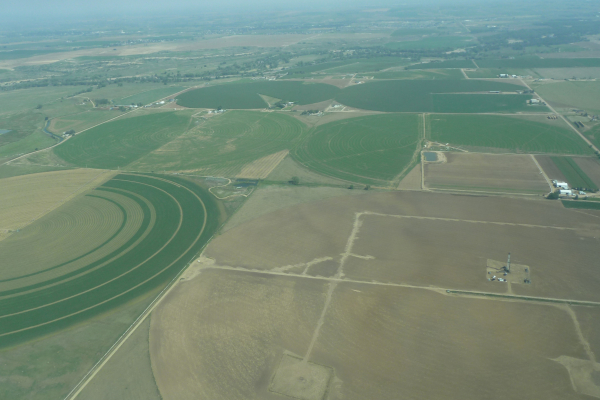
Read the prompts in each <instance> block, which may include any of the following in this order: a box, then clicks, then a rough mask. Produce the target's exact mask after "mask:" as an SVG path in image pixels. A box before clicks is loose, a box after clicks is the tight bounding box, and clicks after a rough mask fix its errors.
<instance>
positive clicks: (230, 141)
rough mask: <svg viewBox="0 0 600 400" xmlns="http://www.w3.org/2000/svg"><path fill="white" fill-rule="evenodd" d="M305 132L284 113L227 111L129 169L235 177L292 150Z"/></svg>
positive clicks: (299, 124) (304, 128) (301, 124)
mask: <svg viewBox="0 0 600 400" xmlns="http://www.w3.org/2000/svg"><path fill="white" fill-rule="evenodd" d="M306 132H307V129H306V126H305V125H304V124H303V123H302V122H300V121H298V120H297V119H295V118H293V117H291V116H289V115H286V114H284V113H274V112H271V113H265V112H257V111H240V110H234V111H227V112H226V113H225V114H223V115H219V116H215V117H211V118H210V119H209V120H208V121H207V122H205V123H204V124H203V125H201V126H200V127H198V128H195V129H192V130H190V131H189V132H188V133H186V134H184V135H181V136H179V137H178V138H177V139H175V140H173V141H172V142H170V143H168V144H167V145H165V146H163V147H161V148H160V149H158V150H156V151H154V152H152V153H150V154H148V155H146V156H145V157H142V158H140V159H139V160H138V161H136V162H135V163H133V164H131V165H130V166H129V167H128V168H130V169H135V170H138V171H163V170H166V171H195V172H198V173H200V174H202V175H212V174H214V175H221V176H230V177H233V176H235V175H237V174H238V173H239V172H240V171H241V169H242V167H243V166H244V165H246V164H248V163H251V162H252V161H255V160H257V159H259V158H262V157H265V156H268V155H270V154H273V153H277V152H279V151H282V150H286V149H287V150H291V149H293V148H294V146H296V145H297V144H298V143H299V142H300V141H301V140H302V139H303V137H304V136H305V135H306Z"/></svg>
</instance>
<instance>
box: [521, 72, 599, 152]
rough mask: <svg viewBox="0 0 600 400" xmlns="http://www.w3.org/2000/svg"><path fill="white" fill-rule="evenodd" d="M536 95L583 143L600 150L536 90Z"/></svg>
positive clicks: (522, 81)
mask: <svg viewBox="0 0 600 400" xmlns="http://www.w3.org/2000/svg"><path fill="white" fill-rule="evenodd" d="M519 80H520V81H521V83H523V85H525V86H526V87H527V88H528V89H529V90H532V89H531V87H530V86H529V85H528V84H527V83H525V81H524V80H523V79H522V78H519ZM535 94H536V96H537V97H538V98H539V99H540V101H542V102H543V103H545V104H546V107H548V108H549V109H550V111H552V112H553V113H554V114H555V115H557V116H558V117H560V119H562V120H563V121H565V124H567V125H568V126H569V128H571V129H572V130H573V131H574V132H575V133H576V134H577V135H578V136H579V137H580V138H582V139H583V140H584V142H585V143H587V144H588V145H589V146H590V147H591V148H592V150H594V151H595V152H596V151H600V150H598V148H597V147H596V146H595V145H594V144H593V143H592V142H590V141H589V140H588V138H586V137H585V135H584V134H583V133H581V132H579V131H578V130H577V128H575V127H574V126H573V125H572V124H571V123H570V122H569V121H568V120H567V119H566V118H565V117H564V116H563V115H562V114H559V113H558V112H557V111H556V110H555V109H554V107H552V106H551V105H550V104H549V103H548V102H547V101H546V100H544V99H543V98H542V96H540V95H539V93H538V92H535Z"/></svg>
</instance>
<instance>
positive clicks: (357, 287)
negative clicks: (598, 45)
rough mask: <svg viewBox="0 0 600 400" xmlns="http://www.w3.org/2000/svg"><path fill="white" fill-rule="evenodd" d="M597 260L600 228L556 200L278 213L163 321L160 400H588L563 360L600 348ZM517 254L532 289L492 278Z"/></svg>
mask: <svg viewBox="0 0 600 400" xmlns="http://www.w3.org/2000/svg"><path fill="white" fill-rule="evenodd" d="M596 220H597V221H596ZM598 248H600V219H596V218H590V215H589V214H583V213H579V212H575V211H572V210H569V209H564V208H563V207H562V206H561V204H560V203H558V202H552V201H547V200H518V199H507V198H500V197H496V196H492V197H483V196H462V195H450V194H440V193H426V192H416V191H405V192H396V193H369V194H367V195H364V196H347V197H336V198H332V199H327V200H322V201H318V202H313V203H307V204H301V205H295V206H292V207H289V208H286V209H282V210H279V211H275V212H273V213H270V214H266V215H262V216H260V217H259V218H256V219H253V220H249V221H247V222H245V223H243V224H241V225H239V226H237V227H235V228H233V229H231V230H229V231H227V232H226V233H224V234H222V235H221V236H218V237H216V238H215V239H214V240H213V241H212V242H211V243H210V245H209V246H208V248H207V249H206V250H205V252H204V256H206V257H209V258H208V259H207V258H203V259H202V260H201V261H202V263H194V270H195V271H194V273H190V274H186V275H184V278H183V280H182V281H180V283H179V284H178V285H177V286H176V287H175V288H174V289H173V291H172V292H171V293H170V294H169V295H168V297H167V298H165V299H164V301H163V302H161V303H160V305H159V306H158V307H157V308H156V309H155V311H154V312H153V314H152V321H151V331H150V332H151V333H150V352H151V360H152V365H153V371H154V374H155V378H156V382H157V385H158V388H159V390H160V392H161V395H162V397H163V399H164V400H171V399H188V398H189V399H232V398H240V399H241V398H243V399H277V398H282V397H280V395H279V394H275V393H274V392H273V391H282V392H286V393H284V394H286V395H288V396H291V397H295V398H303V399H308V400H312V399H315V400H316V399H330V400H333V399H399V398H402V399H404V398H405V399H457V400H458V399H460V400H464V399H482V398H485V399H523V398H526V399H584V398H585V396H584V395H582V394H579V393H578V392H576V391H575V390H574V389H573V385H572V384H571V379H570V375H569V372H568V370H567V368H565V366H563V365H561V364H560V363H559V362H557V361H554V359H557V358H559V357H562V356H564V357H566V358H563V359H568V360H575V361H576V362H579V361H578V360H581V362H583V363H590V362H591V361H590V359H593V358H594V357H595V355H594V353H593V352H594V351H595V350H596V351H600V349H598V345H599V343H598V341H597V340H595V339H593V338H592V337H591V336H592V335H593V334H594V330H595V329H596V325H597V324H596V322H595V316H597V315H598V313H597V312H596V311H598V312H600V294H599V293H600V292H599V291H598V288H599V287H600V276H599V275H598V273H597V267H596V265H597V263H596V260H597V256H598V252H597V249H598ZM509 251H510V252H512V254H513V258H512V260H513V262H514V263H518V264H525V265H528V266H529V267H530V268H531V280H532V283H531V284H530V285H526V284H512V287H510V286H508V285H507V284H505V283H500V282H490V281H488V280H487V279H486V275H485V271H486V265H487V264H486V262H487V259H497V260H503V259H504V258H505V257H506V253H507V252H509ZM211 259H212V261H211ZM447 289H448V290H452V289H454V290H474V291H480V292H485V293H503V294H514V295H521V296H539V297H546V298H550V299H559V300H560V299H574V300H590V301H596V302H598V306H592V307H586V308H585V310H586V311H584V312H580V311H579V310H582V309H583V307H581V306H569V305H568V304H566V302H563V303H541V302H532V301H527V300H525V299H523V298H512V299H506V298H495V299H494V298H490V297H482V296H462V295H456V294H452V293H447V292H446V290H447ZM587 310H589V312H588V311H587ZM329 374H331V377H330V375H329ZM584 378H585V377H584ZM579 379H582V378H581V377H579ZM311 382H314V383H315V385H318V386H315V387H313V388H311V387H310V384H311ZM323 382H326V385H327V391H326V392H321V391H320V390H321V389H320V388H321V385H322V383H323ZM590 384H591V385H593V383H592V382H590ZM578 387H579V386H578ZM310 389H314V390H310Z"/></svg>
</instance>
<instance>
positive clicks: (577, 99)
mask: <svg viewBox="0 0 600 400" xmlns="http://www.w3.org/2000/svg"><path fill="white" fill-rule="evenodd" d="M534 88H535V91H536V92H538V93H539V94H540V96H542V97H543V98H544V100H546V101H548V102H550V103H551V104H552V105H554V106H557V107H572V108H577V109H582V110H586V111H587V112H589V113H591V114H600V81H591V82H587V81H561V82H552V83H547V84H542V85H536V86H535V87H534Z"/></svg>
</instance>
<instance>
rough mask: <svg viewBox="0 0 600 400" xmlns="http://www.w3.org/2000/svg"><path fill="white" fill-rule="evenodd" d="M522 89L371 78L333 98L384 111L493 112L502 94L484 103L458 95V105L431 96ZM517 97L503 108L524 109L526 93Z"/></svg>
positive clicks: (498, 84)
mask: <svg viewBox="0 0 600 400" xmlns="http://www.w3.org/2000/svg"><path fill="white" fill-rule="evenodd" d="M522 89H523V86H518V85H513V84H510V83H504V82H489V81H476V80H450V79H449V80H437V81H428V80H412V81H411V80H396V81H374V82H369V83H365V84H362V85H353V86H350V87H347V88H345V89H344V90H342V91H340V92H339V93H338V95H337V96H336V100H337V101H339V102H340V103H342V104H345V105H347V106H350V107H356V108H360V109H364V110H374V111H386V112H460V113H470V112H496V111H504V110H507V106H506V103H507V102H506V101H504V100H505V99H504V98H503V96H506V95H496V96H492V95H490V97H489V98H485V102H484V103H482V102H481V100H482V99H481V96H471V95H461V96H464V97H461V98H460V101H459V103H458V104H454V103H452V102H448V101H443V100H438V101H434V97H435V96H439V94H440V93H465V92H489V91H503V92H515V91H517V90H522ZM434 93H435V95H434ZM486 96H487V94H486ZM518 96H519V97H518V99H519V100H520V101H517V98H515V99H512V100H511V102H510V104H511V105H512V106H511V107H509V109H508V110H507V111H511V110H512V109H515V108H517V107H516V104H517V103H520V104H522V105H523V108H525V105H526V101H527V100H528V99H529V98H530V96H528V95H518ZM543 108H544V107H540V108H539V109H540V110H541V109H543Z"/></svg>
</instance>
